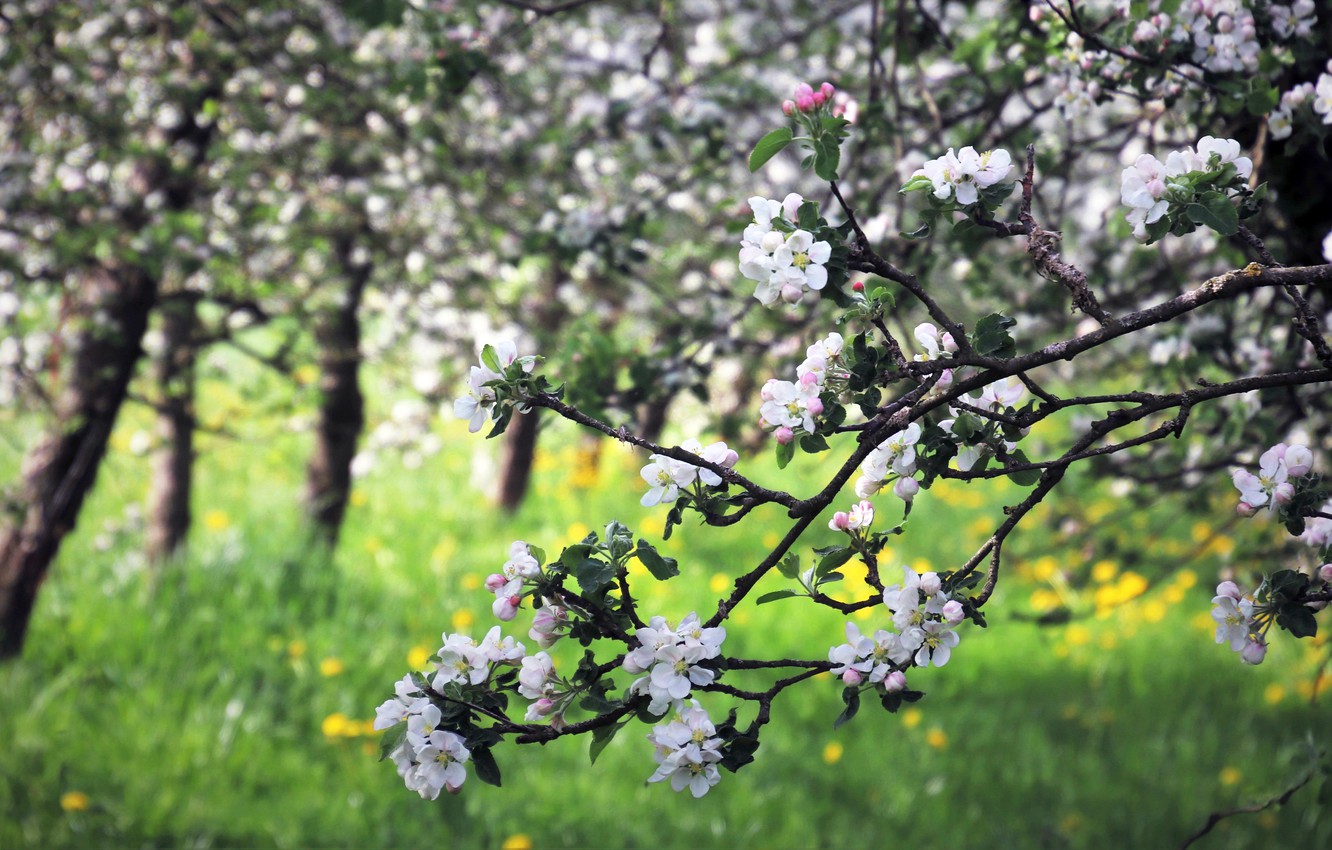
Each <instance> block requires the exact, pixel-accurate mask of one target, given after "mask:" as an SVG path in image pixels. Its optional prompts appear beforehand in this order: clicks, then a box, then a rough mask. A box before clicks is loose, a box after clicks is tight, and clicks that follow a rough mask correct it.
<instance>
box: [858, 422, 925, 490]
mask: <svg viewBox="0 0 1332 850" xmlns="http://www.w3.org/2000/svg"><path fill="white" fill-rule="evenodd" d="M919 441H920V423H918V422H912V423H911V424H910V425H908V426H907V427H906V428H904V429H902V430H901V431H898V432H897V433H896V434H893V435H892V436H891V437H889V438H888V439H886V440H884V441H883V442H882V443H879V445H877V446H875V447H874V450H873V451H871V452H870V453H869V454H868V455H866V456H865V459H864V460H863V461H861V463H860V471H861V472H862V473H864V474H863V475H861V476H860V478H859V479H857V480H856V495H857V496H859V497H860V498H862V499H868V498H869V497H870V496H873V495H874V494H875V493H877V492H879V490H881V489H883V487H884V485H885V484H887V483H888V482H889V481H891V480H893V479H896V483H895V484H893V495H895V496H897V497H898V498H899V499H901V500H902V501H904V502H910V501H911V500H912V499H914V498H915V497H916V493H918V492H919V491H920V483H919V482H917V481H916V479H915V478H914V477H912V476H914V475H915V474H916V443H917V442H919Z"/></svg>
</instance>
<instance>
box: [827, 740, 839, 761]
mask: <svg viewBox="0 0 1332 850" xmlns="http://www.w3.org/2000/svg"><path fill="white" fill-rule="evenodd" d="M842 752H843V748H842V745H841V744H840V743H838V742H837V741H829V742H828V746H826V747H824V748H823V763H824V764H837V763H838V762H839V761H841V760H842Z"/></svg>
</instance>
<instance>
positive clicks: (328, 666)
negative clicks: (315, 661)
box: [319, 656, 347, 679]
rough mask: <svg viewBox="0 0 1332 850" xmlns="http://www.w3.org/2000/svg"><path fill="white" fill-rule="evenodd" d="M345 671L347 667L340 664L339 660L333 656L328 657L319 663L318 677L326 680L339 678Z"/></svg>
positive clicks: (340, 660)
mask: <svg viewBox="0 0 1332 850" xmlns="http://www.w3.org/2000/svg"><path fill="white" fill-rule="evenodd" d="M346 669H347V667H346V665H345V664H343V663H342V659H341V658H334V657H333V656H329V657H328V658H325V659H323V660H322V661H320V662H319V675H321V676H323V677H324V678H326V679H329V678H332V677H334V676H340V675H342V672H343V671H344V670H346Z"/></svg>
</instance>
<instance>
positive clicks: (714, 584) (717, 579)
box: [708, 573, 731, 593]
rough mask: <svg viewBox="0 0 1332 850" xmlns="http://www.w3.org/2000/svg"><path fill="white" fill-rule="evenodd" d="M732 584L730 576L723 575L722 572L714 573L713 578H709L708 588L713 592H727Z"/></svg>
mask: <svg viewBox="0 0 1332 850" xmlns="http://www.w3.org/2000/svg"><path fill="white" fill-rule="evenodd" d="M730 586H731V578H730V576H727V575H723V574H722V573H714V574H713V576H712V578H711V579H709V580H708V590H711V591H712V592H713V593H725V592H726V590H727V588H729V587H730Z"/></svg>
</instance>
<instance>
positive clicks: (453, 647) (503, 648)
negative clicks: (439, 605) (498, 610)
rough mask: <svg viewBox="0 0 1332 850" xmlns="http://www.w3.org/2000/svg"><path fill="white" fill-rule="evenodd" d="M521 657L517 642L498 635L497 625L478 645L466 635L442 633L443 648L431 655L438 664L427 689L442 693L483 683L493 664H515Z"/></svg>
mask: <svg viewBox="0 0 1332 850" xmlns="http://www.w3.org/2000/svg"><path fill="white" fill-rule="evenodd" d="M525 654H526V653H525V651H524V649H523V645H522V644H521V643H517V642H515V641H514V639H513V638H512V637H507V636H506V637H501V636H500V628H499V626H494V627H492V628H491V630H490V631H489V632H487V633H486V636H485V637H484V638H482V640H481V642H480V643H477V642H476V640H474V639H473V638H470V637H468V636H467V635H462V634H456V635H451V634H448V633H445V634H444V645H443V646H442V647H440V649H439V651H438V652H436V653H435V656H436V657H437V658H438V659H439V662H438V667H437V669H436V670H435V673H434V675H433V676H431V677H430V687H431V689H432V690H434V691H435V692H436V693H440V694H442V693H444V692H445V688H446V687H447V686H448V685H453V684H468V685H480V684H483V683H484V682H485V681H486V680H487V679H489V678H490V674H491V671H492V670H494V668H495V667H496V666H497V665H500V664H517V663H519V660H520V659H521V658H522V657H523V656H524V655H525Z"/></svg>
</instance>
